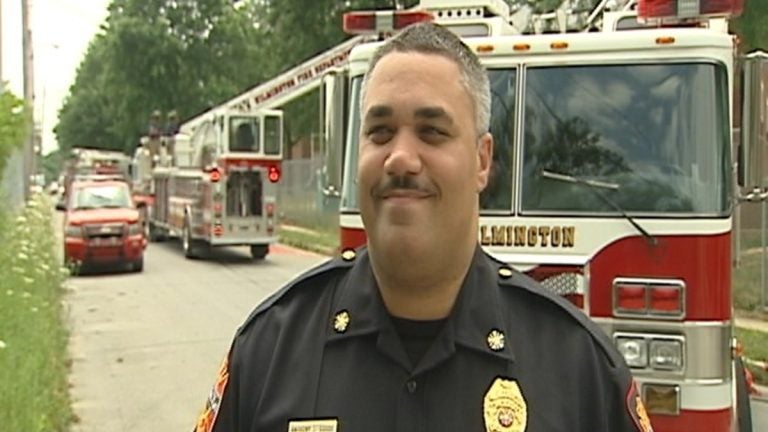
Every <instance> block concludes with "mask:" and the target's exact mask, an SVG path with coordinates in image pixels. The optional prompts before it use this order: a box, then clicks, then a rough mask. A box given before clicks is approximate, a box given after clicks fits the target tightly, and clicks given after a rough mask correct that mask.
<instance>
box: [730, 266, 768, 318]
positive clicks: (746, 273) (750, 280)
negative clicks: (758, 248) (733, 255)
mask: <svg viewBox="0 0 768 432" xmlns="http://www.w3.org/2000/svg"><path fill="white" fill-rule="evenodd" d="M762 259H763V255H762V253H759V252H757V253H745V254H743V255H742V256H741V263H740V264H739V268H736V269H734V270H733V306H734V307H735V308H736V309H738V310H739V311H744V312H747V313H750V314H754V313H760V312H761V311H762V301H763V299H762V295H763V294H762V289H763V288H762V283H761V278H762V274H761V270H760V265H761V262H762ZM766 270H767V271H768V268H766ZM766 318H768V317H766Z"/></svg>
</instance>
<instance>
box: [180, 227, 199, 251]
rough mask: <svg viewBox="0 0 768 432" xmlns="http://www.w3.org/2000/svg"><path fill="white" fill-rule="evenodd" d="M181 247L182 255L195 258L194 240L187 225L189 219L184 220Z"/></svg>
mask: <svg viewBox="0 0 768 432" xmlns="http://www.w3.org/2000/svg"><path fill="white" fill-rule="evenodd" d="M181 249H182V250H183V251H184V256H185V257H187V258H190V259H194V258H197V250H195V240H194V239H193V238H192V230H191V229H190V227H189V220H185V221H184V228H182V231H181Z"/></svg>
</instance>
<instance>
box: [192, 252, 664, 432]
mask: <svg viewBox="0 0 768 432" xmlns="http://www.w3.org/2000/svg"><path fill="white" fill-rule="evenodd" d="M347 253H349V255H345V256H346V258H347V259H346V260H344V259H337V260H332V261H330V262H328V263H326V264H324V265H322V266H320V267H318V268H316V269H314V270H311V271H309V272H308V273H306V274H304V275H302V276H300V277H299V278H298V279H297V280H295V281H293V282H292V283H291V284H289V285H288V286H287V287H285V288H283V289H282V290H280V291H279V292H277V293H276V294H275V295H273V296H272V297H271V298H269V299H268V300H266V301H265V302H264V303H262V304H261V305H260V306H259V307H258V308H256V310H255V311H254V312H253V313H252V314H251V316H250V317H249V318H248V320H247V321H246V322H245V324H244V325H243V326H242V327H241V328H240V329H239V331H238V333H237V335H236V337H235V340H234V342H233V344H232V348H231V351H230V354H229V358H228V362H225V364H224V365H223V366H222V369H221V371H220V376H219V380H218V381H217V385H216V386H215V387H214V390H213V391H212V392H211V395H210V398H209V401H208V402H209V403H208V405H207V409H206V411H205V412H204V414H203V415H202V416H201V419H200V420H199V421H198V430H199V431H203V430H213V431H216V432H228V431H242V432H245V431H248V432H278V431H280V432H283V431H289V430H294V431H328V432H333V431H343V432H394V431H397V432H410V431H413V432H416V431H419V432H451V431H456V432H470V431H499V432H501V431H523V430H524V431H527V432H543V431H568V432H578V431H583V432H600V431H604V432H625V431H627V432H628V431H633V432H634V431H642V430H650V427H649V426H647V417H646V416H645V415H644V410H642V409H640V410H639V411H640V413H641V415H640V416H639V417H638V415H637V408H638V407H637V406H636V405H635V404H636V403H637V398H636V393H635V390H634V385H633V384H632V379H631V376H630V373H629V371H628V369H627V367H626V365H625V363H624V361H623V359H622V358H621V356H620V354H619V353H618V352H617V351H616V350H615V348H614V347H613V345H612V343H611V341H610V339H609V338H608V337H607V336H606V335H605V334H604V333H602V331H601V330H600V329H599V328H597V327H596V326H595V325H594V324H593V323H592V322H591V321H590V320H589V319H588V318H587V317H586V316H585V315H584V314H583V313H582V312H581V311H579V310H577V309H575V308H574V307H572V306H571V305H570V304H569V303H568V302H567V301H565V300H564V299H561V298H560V297H557V296H555V295H551V294H549V293H548V292H546V291H544V290H543V289H542V288H541V287H539V285H538V284H536V283H535V282H533V281H532V280H531V279H529V278H528V277H526V276H524V275H521V274H519V273H516V272H514V271H512V270H511V269H509V268H508V267H507V266H505V265H504V264H502V263H499V262H496V261H495V260H494V259H493V258H491V257H490V256H488V255H486V254H485V253H484V252H483V251H482V250H481V249H480V247H478V248H477V251H476V253H475V255H474V258H473V261H472V264H471V267H470V269H469V272H468V274H467V276H466V278H465V280H464V283H463V285H462V288H461V290H460V292H459V295H458V298H457V300H456V303H455V306H454V308H453V310H452V312H451V314H450V315H449V316H448V318H447V319H446V321H445V323H444V325H443V326H442V329H441V330H440V332H439V333H438V335H437V336H436V338H435V340H434V342H433V343H432V345H431V346H430V347H429V348H428V349H427V351H426V352H425V353H424V355H423V356H421V359H420V361H419V362H418V363H416V364H412V362H411V360H410V357H409V356H408V354H407V353H406V351H405V349H404V347H403V344H402V343H401V341H400V338H399V337H398V335H397V332H396V331H395V329H394V327H393V324H392V320H391V318H390V317H389V314H388V313H387V310H386V309H385V307H384V304H383V302H382V299H381V296H380V294H379V291H378V288H377V284H376V281H375V280H374V277H373V273H372V270H371V265H370V261H369V257H368V254H367V253H366V251H365V250H360V251H359V252H358V253H357V257H356V258H355V257H354V256H353V254H352V251H347ZM639 408H642V405H640V407H639ZM320 420H326V422H325V423H322V422H320ZM301 421H304V423H300V422H301ZM320 425H325V426H320ZM643 425H646V426H643ZM311 427H314V428H311ZM323 427H325V428H323Z"/></svg>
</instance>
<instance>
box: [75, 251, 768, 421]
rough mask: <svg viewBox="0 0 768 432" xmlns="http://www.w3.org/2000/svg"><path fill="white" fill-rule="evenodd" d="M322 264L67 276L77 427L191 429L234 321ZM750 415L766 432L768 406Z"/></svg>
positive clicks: (303, 259) (289, 258) (173, 255)
mask: <svg viewBox="0 0 768 432" xmlns="http://www.w3.org/2000/svg"><path fill="white" fill-rule="evenodd" d="M322 260H324V258H323V257H321V256H318V255H314V254H310V253H306V252H303V251H299V250H296V249H291V248H288V247H284V246H278V247H276V248H275V250H273V252H272V253H271V254H270V255H269V256H268V258H267V259H266V260H265V261H260V262H254V261H252V260H251V259H250V257H249V255H248V253H247V250H246V249H245V248H231V249H222V250H219V251H217V252H216V253H215V255H214V256H213V257H212V259H209V260H205V261H190V260H187V259H185V258H184V257H183V255H182V253H181V250H180V248H179V245H178V244H177V243H175V242H169V243H162V244H150V245H149V247H148V249H147V252H146V258H145V268H144V272H143V273H138V274H136V273H103V274H94V275H86V276H80V277H76V278H72V279H70V281H69V286H70V293H69V295H68V296H67V305H68V309H69V320H70V325H71V329H72V335H71V343H70V350H71V354H72V357H73V366H72V377H71V381H72V396H73V399H74V409H75V413H76V415H77V416H78V417H79V419H80V421H79V423H78V424H77V425H76V426H75V427H74V428H73V432H127V431H142V432H153V431H162V432H166V431H190V430H192V427H193V425H194V423H195V419H196V417H197V414H198V413H199V410H200V409H201V408H202V406H203V403H204V401H205V398H206V395H207V393H208V391H209V390H210V388H211V385H212V384H213V380H214V378H215V373H216V370H217V368H218V366H219V363H220V361H221V359H222V358H223V357H224V355H225V353H226V351H227V349H228V347H229V343H230V342H231V339H232V336H233V334H234V332H235V330H236V329H237V327H238V326H239V325H240V324H241V323H242V322H243V320H244V319H245V318H246V317H247V315H248V313H249V312H250V311H251V310H252V309H253V307H254V306H255V305H256V304H257V303H259V302H260V301H261V300H262V299H263V298H265V297H266V296H267V295H269V294H270V293H272V292H273V291H274V290H276V289H277V288H278V287H280V286H281V285H282V284H283V283H285V282H286V281H288V280H290V279H292V278H293V277H294V276H295V275H297V274H298V273H300V272H302V271H304V270H305V269H307V268H309V267H312V266H313V265H315V264H318V263H319V262H321V261H322ZM766 396H768V395H766ZM752 412H753V422H754V431H755V432H758V431H768V402H765V401H757V400H754V401H753V409H752Z"/></svg>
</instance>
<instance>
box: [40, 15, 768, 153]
mask: <svg viewBox="0 0 768 432" xmlns="http://www.w3.org/2000/svg"><path fill="white" fill-rule="evenodd" d="M417 3H418V0H345V1H338V0H240V1H234V2H233V1H232V0H112V3H111V5H110V7H109V15H108V17H107V19H106V21H105V23H104V24H103V26H102V29H101V31H100V33H99V34H98V35H97V36H96V37H95V38H94V39H93V40H92V41H91V44H90V46H89V48H88V50H87V53H86V55H85V58H84V59H83V61H82V63H81V64H80V67H79V69H78V72H77V76H76V79H75V82H74V84H73V85H72V86H71V88H70V93H69V95H68V97H67V98H66V99H65V102H64V105H63V106H62V108H61V111H60V112H59V123H58V125H57V126H56V128H55V132H56V134H57V138H58V141H59V144H60V148H61V149H62V151H63V152H64V153H65V154H66V153H67V151H68V150H69V149H71V148H72V147H75V146H84V147H96V148H106V149H115V150H123V151H126V152H131V151H132V149H133V148H134V146H135V145H136V143H137V142H138V140H139V137H140V136H141V135H142V134H143V133H144V132H145V129H146V127H147V121H148V117H149V115H150V113H152V112H153V111H155V110H160V111H161V112H166V113H167V112H168V111H170V110H176V111H178V113H179V115H180V117H181V118H182V119H189V118H191V117H193V116H194V115H196V114H199V113H201V112H203V111H204V110H206V109H207V108H209V107H211V106H214V105H216V104H219V103H221V102H223V101H225V100H228V99H230V98H232V97H234V96H235V95H237V94H239V93H242V92H243V91H245V90H247V89H248V88H251V87H253V86H256V85H258V84H260V83H262V82H264V81H266V80H268V79H270V78H271V77H274V76H276V75H277V74H279V73H281V72H282V71H285V70H287V69H289V68H291V67H292V66H295V65H296V64H298V63H300V62H301V61H304V60H306V59H308V58H310V57H312V56H314V55H316V54H318V53H320V52H322V51H324V50H326V49H328V48H330V47H332V46H334V45H336V44H338V43H339V42H341V41H343V40H344V39H345V38H346V37H348V36H347V35H345V34H344V33H343V32H342V26H341V17H342V14H343V13H344V12H346V11H348V10H365V9H391V8H392V7H393V6H395V5H396V6H399V7H401V8H408V7H412V6H414V5H415V4H417ZM507 3H509V4H510V5H511V6H513V7H518V6H523V5H525V6H531V7H532V8H533V9H534V10H535V11H536V12H550V11H551V10H552V9H554V8H555V7H557V6H559V5H560V4H561V3H562V1H561V0H507ZM573 3H574V4H576V5H578V6H579V7H581V8H585V7H590V6H591V5H594V3H596V0H579V1H577V2H573ZM767 20H768V2H764V1H758V0H748V1H747V2H746V9H745V13H744V15H743V16H742V17H741V18H740V19H739V20H737V21H736V22H735V25H734V28H735V29H736V31H737V32H738V34H739V35H740V37H741V38H742V41H743V43H744V47H745V48H746V49H747V50H751V49H754V48H757V47H762V48H764V49H765V48H768V21H767ZM317 107H318V103H317V99H316V98H314V97H311V96H308V97H305V98H302V99H300V100H298V101H295V102H293V103H291V104H288V105H286V106H285V107H284V108H285V119H286V126H287V128H288V137H289V140H295V139H297V138H299V137H301V136H307V135H309V134H310V133H311V132H313V131H315V130H316V129H317V127H318V125H317Z"/></svg>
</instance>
